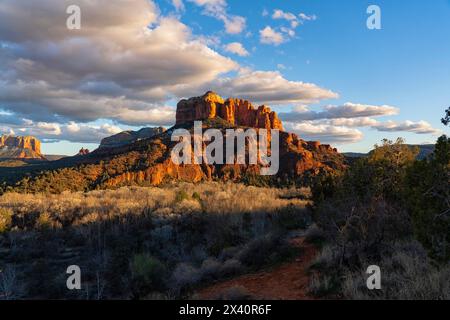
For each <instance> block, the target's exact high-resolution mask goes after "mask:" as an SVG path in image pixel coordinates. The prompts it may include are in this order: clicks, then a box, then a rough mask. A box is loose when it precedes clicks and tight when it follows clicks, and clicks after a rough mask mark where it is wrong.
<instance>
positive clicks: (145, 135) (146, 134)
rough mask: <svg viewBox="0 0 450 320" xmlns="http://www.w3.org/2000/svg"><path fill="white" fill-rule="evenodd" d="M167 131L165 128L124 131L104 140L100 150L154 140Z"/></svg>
mask: <svg viewBox="0 0 450 320" xmlns="http://www.w3.org/2000/svg"><path fill="white" fill-rule="evenodd" d="M165 131H166V129H165V128H163V127H158V128H143V129H141V130H139V131H124V132H121V133H118V134H116V135H114V136H111V137H108V138H105V139H103V140H102V142H101V143H100V147H99V148H100V149H106V148H117V147H122V146H124V145H127V144H130V143H133V142H136V141H138V140H142V139H149V138H152V137H154V136H157V135H158V134H161V133H163V132H165Z"/></svg>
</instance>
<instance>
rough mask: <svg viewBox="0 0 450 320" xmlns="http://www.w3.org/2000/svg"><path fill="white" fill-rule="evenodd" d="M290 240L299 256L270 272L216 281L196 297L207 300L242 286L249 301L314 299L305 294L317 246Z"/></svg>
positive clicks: (301, 239) (299, 238) (299, 239)
mask: <svg viewBox="0 0 450 320" xmlns="http://www.w3.org/2000/svg"><path fill="white" fill-rule="evenodd" d="M290 243H291V244H292V246H294V247H298V248H301V249H302V252H301V255H300V256H299V257H298V258H297V259H296V260H295V261H294V262H289V263H284V264H282V265H280V266H278V267H276V268H274V269H271V270H269V271H262V272H258V273H254V274H249V275H243V276H240V277H237V278H234V279H231V280H227V281H224V282H219V283H216V284H214V285H212V286H210V287H207V288H204V289H202V290H200V291H199V292H197V296H198V297H199V298H200V299H203V300H209V299H214V298H215V297H218V296H219V295H220V293H222V292H225V291H226V290H228V289H230V288H233V287H243V288H245V289H246V290H247V291H248V293H249V294H251V296H252V300H253V299H254V300H311V299H314V298H313V297H311V296H310V295H309V294H308V284H309V275H308V267H309V265H310V263H311V261H312V260H313V259H314V258H315V256H316V255H317V248H316V247H315V246H314V245H312V244H309V243H306V242H305V240H304V238H303V237H298V238H294V239H292V240H290Z"/></svg>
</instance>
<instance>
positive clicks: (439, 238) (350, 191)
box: [311, 138, 450, 299]
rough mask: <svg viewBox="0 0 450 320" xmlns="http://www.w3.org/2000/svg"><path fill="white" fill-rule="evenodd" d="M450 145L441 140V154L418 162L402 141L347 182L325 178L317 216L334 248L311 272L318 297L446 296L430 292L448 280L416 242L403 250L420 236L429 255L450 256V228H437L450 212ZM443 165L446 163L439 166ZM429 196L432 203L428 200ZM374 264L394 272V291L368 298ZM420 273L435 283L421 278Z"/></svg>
mask: <svg viewBox="0 0 450 320" xmlns="http://www.w3.org/2000/svg"><path fill="white" fill-rule="evenodd" d="M439 144H441V146H439ZM448 144H449V141H446V142H445V143H444V141H443V139H442V138H441V139H440V141H438V145H437V147H436V152H435V155H434V156H433V157H432V158H431V159H428V160H425V161H422V162H419V161H416V160H415V157H416V155H417V150H414V149H411V148H410V147H408V146H407V145H405V144H404V142H403V140H401V139H398V140H397V142H395V143H393V142H391V141H387V140H384V141H383V144H382V145H381V146H376V148H375V150H374V151H373V152H372V153H371V154H369V156H368V157H367V158H364V159H360V160H358V161H356V162H355V163H354V164H353V165H352V166H351V167H350V168H349V169H348V171H347V172H346V173H345V174H344V175H342V176H338V177H336V176H328V177H324V178H322V179H320V181H321V184H319V185H316V186H315V188H313V191H314V193H315V195H314V199H316V203H315V208H314V209H315V212H314V217H315V220H316V222H317V225H318V227H319V228H320V229H322V230H323V233H324V236H325V239H326V240H327V242H328V243H329V245H328V246H326V247H325V248H323V250H322V253H321V254H320V255H319V257H318V258H317V259H316V261H315V263H314V264H313V266H312V270H315V271H316V272H317V273H315V274H314V277H313V280H312V283H311V291H312V292H314V293H315V294H318V295H332V296H333V295H335V296H343V297H352V298H356V299H358V298H370V297H373V298H377V297H378V298H389V299H393V298H410V297H411V298H413V297H418V294H419V291H420V290H418V291H415V289H414V288H418V287H417V286H421V287H422V288H423V292H424V295H426V296H429V297H430V298H431V297H434V298H436V297H439V296H442V290H444V289H443V288H442V287H440V289H438V290H437V291H431V290H430V289H429V288H428V287H429V286H431V285H434V280H433V279H434V278H433V277H438V278H439V277H441V273H440V271H437V270H438V268H437V269H433V267H432V262H431V261H430V260H429V259H428V257H427V255H426V252H425V251H424V250H423V247H421V246H420V245H417V243H416V245H414V246H411V245H410V246H409V249H408V248H406V247H405V246H403V247H401V246H398V245H397V243H398V242H399V241H402V242H403V243H414V241H413V237H414V235H416V237H417V239H419V240H421V241H422V243H424V244H425V245H426V246H427V245H428V247H429V248H434V249H437V248H440V252H447V251H446V250H447V249H445V245H446V243H447V245H448V242H446V241H448V237H449V234H450V229H449V225H448V224H446V223H448V221H447V220H445V218H444V220H443V221H442V220H441V221H439V222H437V223H436V224H434V223H433V220H434V221H438V220H439V219H438V218H436V217H437V216H439V213H441V212H445V210H448V199H449V196H448V192H449V188H448V183H449V176H448V163H449V157H450V152H449V150H450V148H449V147H448ZM437 158H439V159H440V161H438V163H434V162H433V161H434V160H433V159H437ZM439 165H440V167H439ZM433 172H437V174H436V175H434V174H433ZM438 176H439V177H438ZM433 187H434V188H433ZM321 188H322V190H321ZM430 190H433V191H431V192H432V193H433V195H432V196H431V195H427V192H430ZM444 199H447V200H444ZM446 201H447V202H446ZM420 235H421V236H420ZM446 239H447V240H446ZM433 242H434V246H433ZM436 242H438V243H439V244H440V246H438V245H437V243H436ZM411 247H415V250H410V248H411ZM418 247H420V248H419V249H417V248H418ZM436 251H438V250H435V252H436ZM393 252H395V254H394V255H393V254H392V253H393ZM419 253H420V254H419ZM419 257H420V258H419ZM441 257H442V256H441ZM444 257H445V256H444ZM372 264H375V265H379V266H380V267H382V270H384V273H386V272H389V273H390V275H391V278H389V276H386V279H385V281H386V282H385V283H386V284H388V283H389V281H390V283H389V289H386V290H385V291H382V292H378V293H376V292H372V293H371V294H369V293H367V287H366V284H365V279H367V275H365V271H366V268H367V267H368V266H369V265H372ZM408 265H410V267H411V268H412V269H411V270H408V269H407V266H408ZM421 272H422V273H425V274H428V275H433V274H434V276H430V277H428V276H426V277H425V276H421V277H419V274H420V273H421ZM416 274H417V276H418V280H417V281H413V282H411V281H410V286H407V285H406V284H401V282H402V281H404V282H405V283H406V282H408V279H409V277H412V276H415V275H416ZM436 274H439V276H436ZM444 274H445V272H444ZM358 279H359V280H358ZM363 280H364V282H363ZM427 292H428V293H427ZM436 292H439V293H436ZM376 294H378V296H376Z"/></svg>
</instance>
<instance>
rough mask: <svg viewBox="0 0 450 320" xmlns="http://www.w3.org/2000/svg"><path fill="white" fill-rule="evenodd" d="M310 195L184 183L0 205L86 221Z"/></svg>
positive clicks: (261, 207) (257, 208) (263, 208)
mask: <svg viewBox="0 0 450 320" xmlns="http://www.w3.org/2000/svg"><path fill="white" fill-rule="evenodd" d="M180 195H181V197H180ZM193 195H195V196H194V197H193ZM305 195H308V190H307V189H273V188H257V187H248V186H245V185H242V184H232V183H229V184H222V183H204V184H197V185H194V184H187V183H182V184H176V185H169V186H167V187H164V188H141V187H130V188H120V189H117V190H101V191H91V192H89V193H82V192H78V193H70V192H64V193H62V194H56V195H55V194H19V193H7V194H4V195H3V196H1V197H0V208H2V209H4V210H9V211H12V212H14V214H16V215H19V216H22V215H27V214H38V215H39V216H40V217H41V219H42V220H45V221H41V223H42V222H44V223H50V222H51V220H60V219H61V218H70V219H71V220H72V221H73V223H72V225H82V224H88V223H90V222H97V221H101V220H105V219H111V218H113V217H117V216H122V215H129V214H132V215H136V214H138V215H139V214H141V213H142V212H143V209H145V210H147V212H148V211H149V212H152V213H153V214H155V215H157V216H162V217H164V216H165V217H171V216H174V215H181V214H186V213H198V212H202V211H207V213H209V214H220V215H223V214H227V215H228V214H235V213H238V214H239V213H261V212H263V213H271V212H272V213H273V212H276V211H277V210H279V209H280V208H284V207H287V206H293V207H294V208H299V209H300V208H304V207H305V206H306V205H307V204H308V201H306V200H300V199H299V198H301V197H304V196H305ZM295 196H297V198H294V197H295ZM54 226H57V225H54Z"/></svg>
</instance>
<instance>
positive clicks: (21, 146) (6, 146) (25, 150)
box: [0, 135, 44, 159]
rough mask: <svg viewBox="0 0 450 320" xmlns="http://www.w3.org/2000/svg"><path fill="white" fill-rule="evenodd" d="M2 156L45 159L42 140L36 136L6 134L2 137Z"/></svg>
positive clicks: (0, 147)
mask: <svg viewBox="0 0 450 320" xmlns="http://www.w3.org/2000/svg"><path fill="white" fill-rule="evenodd" d="M0 158H3V159H44V156H43V155H42V154H41V142H40V141H39V140H38V139H36V138H35V137H31V136H25V137H19V136H11V135H4V136H1V137H0Z"/></svg>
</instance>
